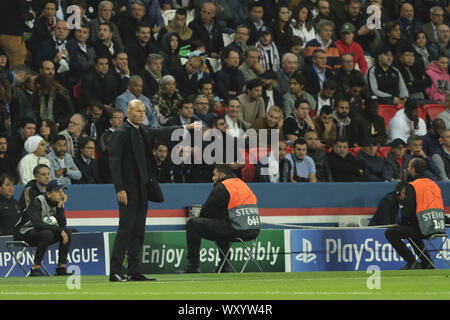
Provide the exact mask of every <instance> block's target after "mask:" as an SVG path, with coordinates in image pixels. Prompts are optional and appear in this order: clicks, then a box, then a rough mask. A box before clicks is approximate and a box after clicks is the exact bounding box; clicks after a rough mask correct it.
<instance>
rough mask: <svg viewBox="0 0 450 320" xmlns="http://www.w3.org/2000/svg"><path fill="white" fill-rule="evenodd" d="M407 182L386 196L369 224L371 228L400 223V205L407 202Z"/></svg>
mask: <svg viewBox="0 0 450 320" xmlns="http://www.w3.org/2000/svg"><path fill="white" fill-rule="evenodd" d="M406 185H407V183H406V182H403V181H401V182H399V183H398V184H397V185H396V187H395V191H392V192H389V193H388V194H386V195H385V196H384V197H383V199H381V201H380V203H379V204H378V207H377V211H376V212H375V214H374V216H373V217H372V219H371V220H370V222H369V226H383V225H389V224H397V223H399V221H400V216H401V214H400V210H401V207H400V205H401V204H403V200H405V192H406Z"/></svg>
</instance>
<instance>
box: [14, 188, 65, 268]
mask: <svg viewBox="0 0 450 320" xmlns="http://www.w3.org/2000/svg"><path fill="white" fill-rule="evenodd" d="M64 188H65V187H64V186H63V185H62V184H61V182H60V181H58V180H52V181H50V182H49V183H48V185H47V189H46V192H45V194H41V195H39V196H37V197H36V198H35V199H34V200H33V201H31V204H30V205H29V206H28V208H27V209H26V210H25V211H24V213H23V216H22V220H21V221H20V223H19V224H18V225H17V226H16V230H15V233H14V240H22V241H25V242H27V243H28V244H29V245H31V246H36V247H37V249H36V254H35V256H34V264H33V267H32V268H31V272H30V276H32V277H33V276H44V273H42V271H41V263H42V260H43V258H44V255H45V253H46V252H47V248H48V247H49V246H50V245H51V244H53V243H56V242H59V256H58V266H57V268H56V275H68V273H67V270H66V261H67V255H68V253H69V249H70V240H71V237H72V236H71V232H70V230H69V229H67V228H66V226H67V221H66V217H65V215H64V207H59V206H58V203H60V202H61V201H62V199H63V198H64V190H63V189H64Z"/></svg>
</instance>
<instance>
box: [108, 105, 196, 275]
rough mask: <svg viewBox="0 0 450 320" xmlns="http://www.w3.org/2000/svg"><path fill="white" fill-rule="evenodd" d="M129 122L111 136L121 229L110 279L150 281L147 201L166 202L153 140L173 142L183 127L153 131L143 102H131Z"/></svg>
mask: <svg viewBox="0 0 450 320" xmlns="http://www.w3.org/2000/svg"><path fill="white" fill-rule="evenodd" d="M127 111H128V119H127V120H126V121H124V123H123V124H122V125H120V127H118V128H117V129H116V131H114V133H113V134H112V137H111V149H110V153H109V165H110V168H111V175H112V180H113V183H114V188H115V190H116V193H117V200H118V203H119V228H118V229H117V233H116V239H115V241H114V246H113V251H112V255H111V263H110V276H109V280H110V281H112V282H123V281H149V280H155V279H149V278H146V277H145V276H144V275H143V274H142V273H141V270H140V269H141V260H140V255H139V254H140V252H141V250H142V246H143V243H144V233H145V220H146V218H147V210H148V201H149V200H150V201H153V202H163V201H164V199H163V196H162V193H161V189H160V188H159V185H158V183H157V182H156V179H155V178H154V177H153V176H152V170H151V165H152V164H151V162H150V160H149V159H151V156H152V153H151V152H152V140H154V139H156V138H162V139H163V140H165V141H170V137H171V135H172V132H173V131H175V130H176V129H181V130H182V129H183V127H181V126H174V127H166V128H158V129H155V128H150V127H148V126H144V125H143V122H144V119H145V113H146V108H145V105H144V104H143V103H142V101H140V100H137V99H134V100H131V101H130V102H129V103H128V110H127ZM200 128H201V122H196V123H192V124H190V125H187V126H185V127H184V129H185V130H191V129H196V130H199V129H200ZM125 254H126V255H127V258H128V268H127V269H128V270H127V274H128V278H126V277H125V276H124V275H123V271H122V268H123V260H124V258H125Z"/></svg>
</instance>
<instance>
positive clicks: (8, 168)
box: [0, 134, 18, 181]
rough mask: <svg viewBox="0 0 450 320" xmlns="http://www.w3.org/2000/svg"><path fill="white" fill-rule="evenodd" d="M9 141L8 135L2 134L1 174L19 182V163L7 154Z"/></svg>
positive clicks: (0, 136) (0, 141) (0, 143)
mask: <svg viewBox="0 0 450 320" xmlns="http://www.w3.org/2000/svg"><path fill="white" fill-rule="evenodd" d="M7 151H8V139H7V137H6V135H4V134H0V174H4V173H6V174H7V175H8V176H10V177H11V178H13V179H14V181H18V179H17V178H18V176H17V161H16V159H15V157H13V156H12V155H10V154H8V153H7Z"/></svg>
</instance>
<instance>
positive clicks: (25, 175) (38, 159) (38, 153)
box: [17, 136, 50, 185]
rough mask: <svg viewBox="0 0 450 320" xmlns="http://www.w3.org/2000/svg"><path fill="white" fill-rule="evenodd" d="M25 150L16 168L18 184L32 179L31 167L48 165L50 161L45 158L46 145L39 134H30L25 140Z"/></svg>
mask: <svg viewBox="0 0 450 320" xmlns="http://www.w3.org/2000/svg"><path fill="white" fill-rule="evenodd" d="M25 151H26V152H27V153H28V154H27V155H26V156H25V157H23V158H22V159H21V160H20V162H19V165H18V166H17V170H18V172H19V179H20V181H19V184H23V185H25V184H27V183H28V182H29V181H30V180H32V179H33V169H34V167H35V166H37V165H38V164H41V163H43V164H46V165H47V166H48V167H50V161H49V160H48V159H47V158H45V155H46V145H45V140H44V139H42V137H40V136H31V137H29V138H28V139H27V141H25Z"/></svg>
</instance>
